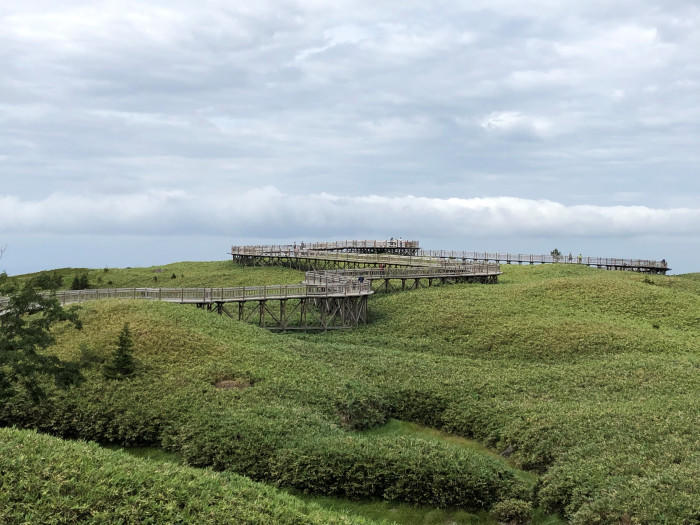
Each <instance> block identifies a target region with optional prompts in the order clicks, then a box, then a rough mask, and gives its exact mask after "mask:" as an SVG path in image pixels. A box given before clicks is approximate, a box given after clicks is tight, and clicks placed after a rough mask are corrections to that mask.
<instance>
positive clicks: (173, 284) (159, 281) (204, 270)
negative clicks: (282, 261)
mask: <svg viewBox="0 0 700 525" xmlns="http://www.w3.org/2000/svg"><path fill="white" fill-rule="evenodd" d="M83 274H86V275H87V277H88V282H89V283H90V287H91V288H132V287H152V288H159V287H161V288H188V287H195V288H196V287H200V286H202V287H204V286H207V287H209V286H212V287H214V286H224V287H233V286H258V285H265V284H287V283H289V284H293V283H298V282H301V281H302V280H303V279H304V273H303V272H299V271H296V270H291V269H289V268H283V267H279V266H272V267H269V266H268V267H260V266H259V267H255V268H251V267H247V268H242V267H241V266H239V265H237V264H234V263H233V261H212V262H178V263H172V264H165V265H162V266H151V267H148V268H102V269H89V268H59V269H57V270H48V271H44V272H35V273H28V274H23V275H16V276H13V277H11V278H10V280H14V281H16V282H19V283H24V282H26V281H29V280H32V279H34V280H36V279H37V278H39V277H41V276H51V277H53V276H57V277H58V278H59V279H60V281H61V284H60V286H59V287H58V288H59V289H62V290H65V289H68V288H70V286H71V283H72V282H73V278H74V277H75V276H80V275H83Z"/></svg>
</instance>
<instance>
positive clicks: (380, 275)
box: [304, 263, 501, 284]
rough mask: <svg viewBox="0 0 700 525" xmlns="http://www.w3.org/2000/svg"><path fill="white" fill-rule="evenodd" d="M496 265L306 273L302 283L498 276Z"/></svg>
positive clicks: (498, 266)
mask: <svg viewBox="0 0 700 525" xmlns="http://www.w3.org/2000/svg"><path fill="white" fill-rule="evenodd" d="M500 274H501V267H500V265H499V264H497V263H473V264H463V265H456V266H425V267H415V266H413V267H403V268H358V269H350V270H324V271H308V272H306V274H305V279H304V282H305V283H308V284H321V283H340V282H343V281H345V280H347V279H359V278H362V279H363V280H364V279H367V280H372V279H416V278H419V279H420V278H433V277H465V276H484V275H500Z"/></svg>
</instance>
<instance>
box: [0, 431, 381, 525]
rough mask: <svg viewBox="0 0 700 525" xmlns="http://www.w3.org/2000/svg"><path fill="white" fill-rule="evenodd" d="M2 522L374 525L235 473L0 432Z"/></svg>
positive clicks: (26, 432)
mask: <svg viewBox="0 0 700 525" xmlns="http://www.w3.org/2000/svg"><path fill="white" fill-rule="evenodd" d="M0 472H2V477H0V523H4V524H7V525H12V524H20V523H42V524H47V525H48V524H53V523H95V524H104V523H248V524H253V523H259V524H263V523H280V524H290V525H291V524H295V525H296V524H302V523H303V524H306V523H318V524H319V525H321V524H322V525H326V524H330V523H333V524H341V523H342V524H348V525H350V524H357V525H360V524H369V523H374V522H370V521H369V520H364V519H362V518H359V517H350V516H346V515H343V514H342V513H339V512H332V511H327V510H323V509H322V508H321V507H319V506H317V505H313V504H309V503H305V502H303V501H301V500H299V499H298V498H295V497H293V496H290V495H287V494H284V493H282V492H280V491H276V490H274V489H271V488H269V487H266V486H264V485H261V484H258V483H253V482H251V481H250V480H247V479H246V478H243V477H241V476H237V475H235V474H229V473H216V472H212V471H209V470H202V469H193V468H188V467H183V466H178V465H173V464H168V463H159V464H154V463H146V462H144V461H140V460H138V459H135V458H131V457H129V456H128V455H126V454H125V453H123V452H113V451H110V450H105V449H102V448H100V447H98V446H97V445H95V444H90V443H81V442H70V441H63V440H60V439H57V438H53V437H49V436H45V435H41V434H37V433H35V432H32V431H26V430H24V431H23V430H12V429H5V428H0Z"/></svg>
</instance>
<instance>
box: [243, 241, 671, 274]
mask: <svg viewBox="0 0 700 525" xmlns="http://www.w3.org/2000/svg"><path fill="white" fill-rule="evenodd" d="M330 252H334V253H330ZM231 254H232V255H233V257H234V259H237V260H238V261H239V262H242V263H243V264H256V263H259V264H270V263H274V260H275V259H276V260H281V259H290V260H296V261H299V260H306V261H313V265H314V266H316V267H322V266H323V263H324V262H329V263H331V264H330V265H327V266H329V267H332V266H333V265H334V264H335V263H337V262H343V263H347V264H348V265H350V266H348V267H352V264H357V265H364V266H372V265H373V264H385V265H386V264H390V265H392V264H393V265H397V266H424V265H439V264H464V263H467V262H493V263H504V264H554V263H556V264H579V265H583V266H590V267H593V268H601V269H605V270H625V271H634V272H641V273H654V274H665V273H666V272H668V271H670V270H671V268H669V267H668V264H667V262H666V261H665V260H663V259H662V260H661V261H656V260H651V259H624V258H616V257H590V256H583V255H573V254H569V255H564V254H562V255H560V256H552V255H544V254H542V255H535V254H523V253H500V252H474V251H457V250H422V249H420V248H419V242H418V241H404V240H389V241H373V240H360V241H348V240H346V241H335V242H314V243H305V242H301V243H293V244H284V245H267V246H264V245H261V246H233V247H232V248H231ZM352 254H358V255H362V254H365V255H367V254H375V255H380V254H385V257H386V258H385V259H384V260H383V261H381V262H379V260H378V259H377V260H376V261H375V262H369V263H368V262H367V261H369V260H370V259H368V258H367V257H365V258H362V257H352ZM391 255H403V256H410V257H409V258H406V257H401V258H396V259H394V260H392V259H391ZM420 259H422V261H421V260H420ZM286 265H291V264H289V261H286ZM304 266H308V264H307V265H304V264H299V263H297V264H296V265H295V266H294V267H302V268H303V267H304Z"/></svg>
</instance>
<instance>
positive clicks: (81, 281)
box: [70, 273, 90, 290]
mask: <svg viewBox="0 0 700 525" xmlns="http://www.w3.org/2000/svg"><path fill="white" fill-rule="evenodd" d="M88 288H90V283H89V282H88V276H87V274H86V273H83V274H80V275H76V276H75V277H73V282H72V283H71V285H70V289H71V290H87V289H88Z"/></svg>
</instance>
